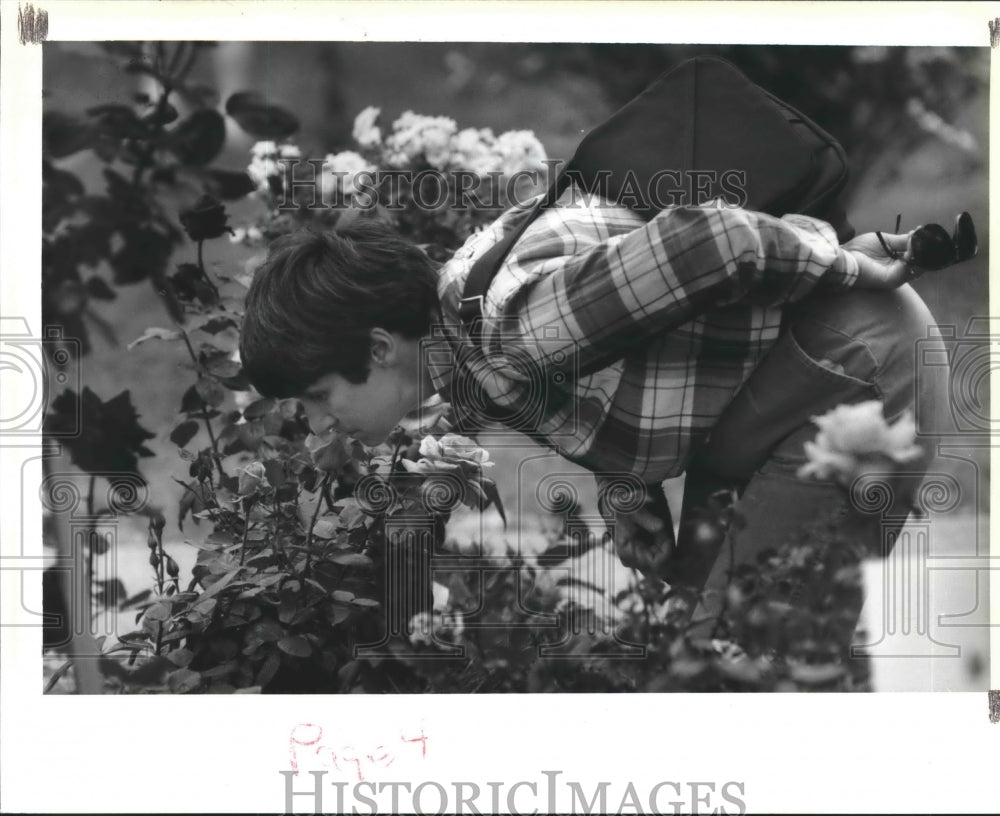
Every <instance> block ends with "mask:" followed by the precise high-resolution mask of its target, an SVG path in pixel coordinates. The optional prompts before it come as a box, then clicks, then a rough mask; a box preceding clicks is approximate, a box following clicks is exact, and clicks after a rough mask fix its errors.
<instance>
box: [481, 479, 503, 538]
mask: <svg viewBox="0 0 1000 816" xmlns="http://www.w3.org/2000/svg"><path fill="white" fill-rule="evenodd" d="M482 489H483V492H484V493H485V494H486V498H487V499H488V500H489V503H488V504H487V505H486V507H489V505H490V504H493V505H495V506H496V508H497V512H498V513H499V514H500V520H501V521H503V526H504V527H506V526H507V514H506V513H505V512H504V509H503V501H502V500H501V499H500V491H499V490H498V489H497V483H496V482H494V481H493V480H492V479H483V481H482ZM483 509H486V508H485V507H484V508H483Z"/></svg>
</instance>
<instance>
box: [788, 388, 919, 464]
mask: <svg viewBox="0 0 1000 816" xmlns="http://www.w3.org/2000/svg"><path fill="white" fill-rule="evenodd" d="M813 422H815V423H816V425H817V426H818V427H819V429H820V432H819V433H818V434H817V435H816V439H815V441H813V442H806V443H805V453H806V457H807V458H808V460H809V461H808V462H807V463H806V464H805V465H803V466H802V467H801V468H799V471H798V475H799V476H800V477H801V478H805V477H808V476H815V477H817V478H819V479H830V478H834V479H837V480H838V481H841V482H844V483H847V482H850V481H852V480H853V479H854V478H856V477H857V476H858V475H860V474H861V473H862V472H863V471H864V469H865V467H867V466H869V465H871V466H874V465H875V464H876V463H878V461H879V460H880V459H881V460H884V459H888V460H890V461H891V462H894V463H897V464H902V463H905V462H910V461H913V460H914V459H916V458H917V457H919V456H920V455H921V454H922V453H923V450H922V449H921V448H920V446H919V445H917V444H916V426H915V424H914V422H913V415H912V414H911V413H910V412H909V411H907V412H906V413H905V414H904V415H903V416H902V417H900V418H899V419H898V420H897V421H896V422H895V424H893V425H891V426H890V425H889V424H888V423H887V422H886V421H885V418H884V417H883V415H882V403H881V402H880V401H878V400H869V401H868V402H861V403H858V404H856V405H838V406H837V407H836V408H834V409H833V410H831V411H828V412H827V413H825V414H824V415H823V416H820V417H813Z"/></svg>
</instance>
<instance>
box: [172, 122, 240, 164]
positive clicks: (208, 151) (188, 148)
mask: <svg viewBox="0 0 1000 816" xmlns="http://www.w3.org/2000/svg"><path fill="white" fill-rule="evenodd" d="M225 141H226V121H225V119H223V118H222V114H221V113H219V112H218V111H216V110H211V109H204V110H197V111H195V112H194V113H192V114H191V115H190V116H189V117H188V118H187V119H185V120H184V121H183V122H181V123H180V124H179V125H178V126H177V127H176V128H174V129H173V130H172V131H171V132H170V138H169V141H168V142H167V147H168V149H169V150H171V151H172V152H173V153H174V154H175V155H176V156H177V158H179V159H180V160H181V161H182V162H184V164H191V165H195V166H201V165H205V164H208V163H209V162H210V161H212V159H214V158H215V157H216V156H218V155H219V151H221V150H222V146H223V144H225Z"/></svg>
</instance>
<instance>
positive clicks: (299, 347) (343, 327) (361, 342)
mask: <svg viewBox="0 0 1000 816" xmlns="http://www.w3.org/2000/svg"><path fill="white" fill-rule="evenodd" d="M434 269H435V265H434V262H433V261H432V260H431V259H430V258H428V257H427V255H426V254H425V253H424V252H423V251H422V250H421V249H420V248H419V247H417V246H416V245H415V244H413V243H411V242H409V241H407V240H406V239H404V238H401V237H400V236H399V235H398V234H397V233H396V232H395V231H394V230H393V229H392V228H391V227H389V226H387V225H386V224H384V223H382V222H381V221H378V220H376V219H374V218H361V219H358V220H357V221H355V222H354V223H353V224H351V225H350V226H347V227H345V228H344V229H342V230H340V231H336V232H334V231H325V232H321V231H318V230H313V229H302V230H299V231H297V232H293V233H290V234H288V235H283V236H281V237H280V238H277V239H275V241H274V242H273V243H272V244H271V247H270V250H269V252H268V255H267V260H265V261H264V263H263V264H262V265H261V267H260V268H259V269H258V270H257V272H256V274H255V275H254V278H253V281H252V283H251V285H250V291H249V292H248V293H247V298H246V313H245V317H244V319H243V327H242V330H241V333H240V358H241V360H242V362H243V368H244V370H245V371H246V374H247V376H248V377H249V379H250V382H251V383H253V386H254V388H256V389H257V390H258V391H259V392H260V393H261V394H263V395H264V396H269V397H279V398H285V397H293V396H297V395H298V394H301V393H302V392H303V391H305V390H306V389H307V388H308V387H309V386H311V385H312V384H313V383H314V382H316V380H318V379H319V378H320V377H322V376H325V375H327V374H340V375H342V376H343V377H344V378H345V379H347V380H348V381H349V382H352V383H362V382H365V381H367V379H368V371H369V367H368V358H369V352H370V349H371V338H370V332H371V330H372V329H373V328H376V327H378V328H382V329H385V330H386V331H390V332H398V333H399V334H401V335H403V336H404V337H407V338H410V339H418V338H420V337H422V336H424V335H425V334H427V332H428V331H430V327H431V323H432V321H433V319H434V315H435V314H436V312H437V309H438V297H437V278H436V275H435V271H434Z"/></svg>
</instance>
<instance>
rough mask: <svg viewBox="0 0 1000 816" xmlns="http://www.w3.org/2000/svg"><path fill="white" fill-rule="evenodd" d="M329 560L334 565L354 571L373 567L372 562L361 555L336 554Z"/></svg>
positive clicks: (351, 553) (350, 553) (349, 553)
mask: <svg viewBox="0 0 1000 816" xmlns="http://www.w3.org/2000/svg"><path fill="white" fill-rule="evenodd" d="M330 560H331V561H333V563H334V564H339V565H340V566H342V567H351V568H354V569H369V568H371V567H372V566H374V562H373V561H372V560H371V559H370V558H369V557H368V556H367V555H362V554H361V553H353V552H345V553H337V554H336V555H334V556H331V557H330Z"/></svg>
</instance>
